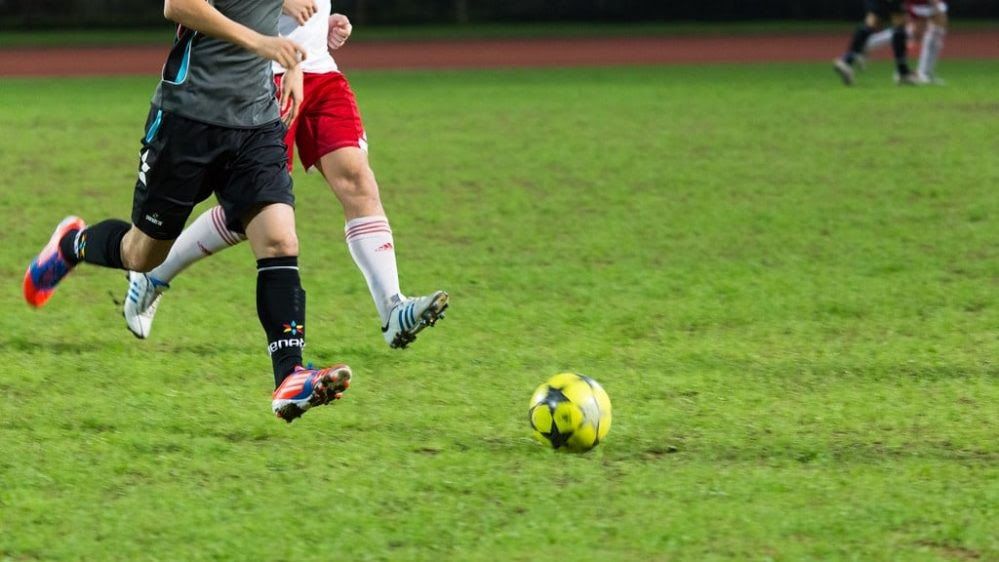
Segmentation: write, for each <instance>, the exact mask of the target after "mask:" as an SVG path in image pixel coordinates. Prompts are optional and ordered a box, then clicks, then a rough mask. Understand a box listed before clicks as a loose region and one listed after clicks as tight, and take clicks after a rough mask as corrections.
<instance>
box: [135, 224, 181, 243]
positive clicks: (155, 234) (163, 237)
mask: <svg viewBox="0 0 999 562" xmlns="http://www.w3.org/2000/svg"><path fill="white" fill-rule="evenodd" d="M132 226H133V227H135V228H138V229H139V231H140V232H142V233H143V234H145V235H146V236H148V237H150V238H152V239H153V240H159V241H161V242H165V241H167V240H176V239H177V238H180V232H178V233H177V235H176V236H173V237H171V236H170V235H169V234H166V235H164V234H163V233H162V232H155V231H154V232H150V231H149V230H146V228H143V227H142V224H141V223H140V224H136V222H135V221H134V220H133V221H132ZM150 230H151V229H150ZM182 231H183V229H182Z"/></svg>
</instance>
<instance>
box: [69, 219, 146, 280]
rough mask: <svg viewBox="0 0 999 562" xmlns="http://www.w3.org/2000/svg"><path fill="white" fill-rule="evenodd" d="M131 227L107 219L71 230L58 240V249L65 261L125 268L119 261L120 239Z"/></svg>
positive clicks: (115, 220)
mask: <svg viewBox="0 0 999 562" xmlns="http://www.w3.org/2000/svg"><path fill="white" fill-rule="evenodd" d="M131 228H132V225H131V224H130V223H127V222H125V221H120V220H117V219H108V220H106V221H103V222H99V223H97V224H95V225H93V226H90V227H87V228H85V229H83V231H82V232H81V231H79V230H71V231H69V232H67V233H66V235H65V236H63V237H62V239H61V240H59V250H60V251H61V252H62V256H63V258H65V259H66V261H68V262H70V263H72V264H74V265H75V264H77V263H80V262H81V261H83V262H87V263H92V264H94V265H102V266H104V267H113V268H115V269H125V266H124V265H122V263H121V240H122V239H123V238H125V233H127V232H128V231H129V229H131Z"/></svg>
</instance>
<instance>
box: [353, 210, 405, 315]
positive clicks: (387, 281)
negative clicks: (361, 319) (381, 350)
mask: <svg viewBox="0 0 999 562" xmlns="http://www.w3.org/2000/svg"><path fill="white" fill-rule="evenodd" d="M344 237H345V238H346V239H347V247H348V248H349V249H350V255H351V256H353V258H354V263H356V264H357V267H358V269H360V270H361V273H363V274H364V279H365V281H367V282H368V291H370V292H371V298H372V299H373V300H374V301H375V307H376V308H377V309H378V314H379V316H381V319H382V324H383V325H384V324H386V323H388V318H389V313H390V312H391V311H392V307H393V306H395V305H396V304H398V303H399V302H400V301H401V300H402V298H403V296H402V293H401V292H400V290H399V270H398V268H397V267H396V262H395V242H394V241H393V240H392V229H391V228H390V227H389V223H388V219H387V218H386V217H383V216H371V217H360V218H356V219H352V220H350V221H347V224H346V226H345V227H344Z"/></svg>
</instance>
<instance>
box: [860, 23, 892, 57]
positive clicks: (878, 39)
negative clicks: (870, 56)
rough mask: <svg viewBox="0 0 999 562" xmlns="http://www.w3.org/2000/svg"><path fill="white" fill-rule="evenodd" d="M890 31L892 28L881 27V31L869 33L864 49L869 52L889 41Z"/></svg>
mask: <svg viewBox="0 0 999 562" xmlns="http://www.w3.org/2000/svg"><path fill="white" fill-rule="evenodd" d="M892 32H893V31H892V29H891V28H890V27H889V28H888V29H882V30H881V31H879V32H877V33H875V34H873V35H871V36H870V37H868V38H867V47H865V50H866V51H867V52H870V51H873V50H875V49H878V48H881V47H882V46H884V45H887V44H888V43H891V34H892Z"/></svg>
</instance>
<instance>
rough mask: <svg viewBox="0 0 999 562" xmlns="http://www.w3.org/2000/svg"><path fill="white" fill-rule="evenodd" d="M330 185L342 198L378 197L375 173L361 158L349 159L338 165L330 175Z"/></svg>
mask: <svg viewBox="0 0 999 562" xmlns="http://www.w3.org/2000/svg"><path fill="white" fill-rule="evenodd" d="M330 186H331V187H332V188H333V191H335V192H336V194H337V195H339V196H340V197H341V198H350V199H356V198H369V197H377V196H378V189H377V187H375V175H374V172H372V171H371V167H370V166H368V163H367V162H365V161H364V160H363V159H361V158H355V159H350V160H347V161H346V162H343V163H341V165H339V166H337V167H336V169H335V171H334V172H333V174H331V177H330Z"/></svg>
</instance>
